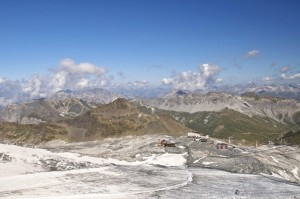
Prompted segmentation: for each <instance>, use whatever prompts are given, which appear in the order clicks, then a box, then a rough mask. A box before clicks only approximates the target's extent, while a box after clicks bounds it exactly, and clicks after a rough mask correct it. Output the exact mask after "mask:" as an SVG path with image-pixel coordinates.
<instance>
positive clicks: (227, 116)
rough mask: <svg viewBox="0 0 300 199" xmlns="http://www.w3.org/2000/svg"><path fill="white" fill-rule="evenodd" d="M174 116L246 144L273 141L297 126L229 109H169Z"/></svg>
mask: <svg viewBox="0 0 300 199" xmlns="http://www.w3.org/2000/svg"><path fill="white" fill-rule="evenodd" d="M171 114H172V115H173V117H174V118H176V119H177V120H178V121H180V122H182V123H183V124H185V125H186V126H187V127H189V128H191V129H193V130H195V131H198V132H199V133H201V134H203V135H210V136H211V137H216V138H221V139H228V138H229V137H231V139H232V140H240V141H242V140H246V141H248V143H249V144H254V143H255V142H256V141H258V143H267V142H268V141H275V140H277V139H278V137H279V136H280V135H281V134H282V133H283V132H286V131H287V130H290V129H297V127H296V125H295V124H285V123H280V122H277V121H275V120H272V119H270V118H267V117H259V116H252V117H249V116H247V115H244V114H242V113H239V112H237V111H234V110H232V109H228V108H225V109H223V110H222V111H220V112H197V113H184V112H171Z"/></svg>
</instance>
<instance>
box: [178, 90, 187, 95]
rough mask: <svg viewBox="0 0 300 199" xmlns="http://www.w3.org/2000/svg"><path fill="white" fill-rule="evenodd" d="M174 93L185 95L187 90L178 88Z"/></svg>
mask: <svg viewBox="0 0 300 199" xmlns="http://www.w3.org/2000/svg"><path fill="white" fill-rule="evenodd" d="M176 94H177V95H187V94H188V92H187V91H183V90H178V91H177V92H176Z"/></svg>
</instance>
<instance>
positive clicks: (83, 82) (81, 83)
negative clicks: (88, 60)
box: [76, 78, 90, 89]
mask: <svg viewBox="0 0 300 199" xmlns="http://www.w3.org/2000/svg"><path fill="white" fill-rule="evenodd" d="M89 82H90V81H89V80H88V79H84V78H82V79H80V80H79V81H78V82H77V84H76V88H78V89H83V88H86V87H88V86H89Z"/></svg>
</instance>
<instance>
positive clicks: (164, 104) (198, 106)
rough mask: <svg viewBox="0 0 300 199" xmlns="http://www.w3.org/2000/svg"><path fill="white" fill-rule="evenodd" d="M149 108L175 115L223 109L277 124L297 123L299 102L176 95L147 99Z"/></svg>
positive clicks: (252, 97) (238, 97)
mask: <svg viewBox="0 0 300 199" xmlns="http://www.w3.org/2000/svg"><path fill="white" fill-rule="evenodd" d="M144 103H145V104H147V105H150V106H153V107H156V108H159V109H163V110H170V111H176V112H187V113H196V112H220V111H222V110H223V109H224V108H228V109H232V110H235V111H237V112H239V113H242V114H245V115H247V116H249V117H252V116H260V117H268V118H271V119H273V120H275V121H278V122H293V123H295V122H298V114H299V112H300V103H299V102H297V101H296V100H292V99H283V98H275V97H263V96H258V95H255V94H251V95H250V94H249V93H248V94H246V95H242V96H234V95H231V94H227V93H213V92H211V93H207V94H195V93H187V94H177V93H171V94H169V95H167V96H165V97H164V98H160V99H155V100H145V102H144Z"/></svg>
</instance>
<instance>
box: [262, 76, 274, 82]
mask: <svg viewBox="0 0 300 199" xmlns="http://www.w3.org/2000/svg"><path fill="white" fill-rule="evenodd" d="M262 80H263V81H264V82H269V81H272V80H274V78H272V77H263V78H262Z"/></svg>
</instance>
